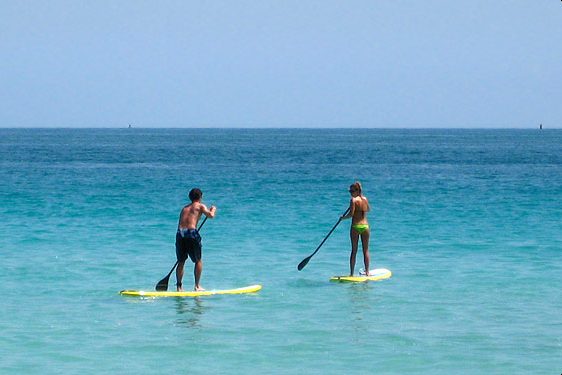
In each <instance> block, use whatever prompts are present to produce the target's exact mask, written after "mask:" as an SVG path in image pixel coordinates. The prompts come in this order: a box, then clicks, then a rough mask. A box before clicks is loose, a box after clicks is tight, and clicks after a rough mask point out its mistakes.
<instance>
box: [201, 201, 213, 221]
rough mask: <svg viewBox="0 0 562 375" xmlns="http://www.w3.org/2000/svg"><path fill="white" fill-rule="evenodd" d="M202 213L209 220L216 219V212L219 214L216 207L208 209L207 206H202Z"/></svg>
mask: <svg viewBox="0 0 562 375" xmlns="http://www.w3.org/2000/svg"><path fill="white" fill-rule="evenodd" d="M201 212H202V213H203V214H204V215H205V216H207V217H209V218H211V219H212V218H214V217H215V212H217V208H216V207H215V206H211V209H210V210H209V209H207V206H205V205H204V204H202V205H201Z"/></svg>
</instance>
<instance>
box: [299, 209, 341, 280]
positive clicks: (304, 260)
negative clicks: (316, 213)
mask: <svg viewBox="0 0 562 375" xmlns="http://www.w3.org/2000/svg"><path fill="white" fill-rule="evenodd" d="M349 209H350V208H349V207H348V208H347V210H345V212H344V213H343V215H341V216H345V215H347V213H348V212H349ZM341 216H340V218H339V219H338V222H337V223H336V224H335V225H334V226H333V227H332V229H331V230H330V231H329V232H328V234H327V235H326V237H324V239H323V240H322V242H320V245H318V247H317V248H316V250H314V252H313V253H312V254H310V255H309V256H308V257H306V258H304V259H303V260H302V262H300V263H299V265H298V266H297V269H298V270H299V271H300V270H302V269H303V268H304V267H305V266H306V265H307V264H308V261H309V260H310V258H312V257H313V256H314V254H316V253H317V252H318V250H320V248H321V247H322V245H324V242H326V240H327V239H328V237H330V235H331V234H332V232H333V231H334V230H336V228H337V227H338V225H339V224H340V223H341V220H342V218H341Z"/></svg>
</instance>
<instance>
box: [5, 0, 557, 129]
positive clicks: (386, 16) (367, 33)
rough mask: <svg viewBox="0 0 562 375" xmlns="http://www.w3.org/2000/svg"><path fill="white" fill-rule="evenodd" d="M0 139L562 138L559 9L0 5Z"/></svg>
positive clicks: (541, 1) (515, 4)
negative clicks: (436, 131)
mask: <svg viewBox="0 0 562 375" xmlns="http://www.w3.org/2000/svg"><path fill="white" fill-rule="evenodd" d="M0 74H1V78H0V80H1V82H0V127H3V128H6V127H16V128H17V127H126V126H127V125H128V124H133V126H135V127H250V128H252V127H384V128H404V127H413V128H418V127H453V128H456V127H462V128H502V127H515V128H535V127H538V124H540V123H542V124H543V125H544V127H545V128H549V127H550V128H554V127H558V128H560V127H562V2H561V1H559V0H533V1H531V0H526V1H525V0H513V1H504V0H498V1H489V0H486V1H484V0H474V1H450V0H448V1H445V0H429V1H425V2H418V1H411V0H410V1H405V0H393V1H332V0H326V1H206V2H204V1H162V2H149V1H91V2H87V1H49V2H39V1H7V0H0Z"/></svg>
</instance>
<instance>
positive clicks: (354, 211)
mask: <svg viewBox="0 0 562 375" xmlns="http://www.w3.org/2000/svg"><path fill="white" fill-rule="evenodd" d="M361 190H362V188H361V183H360V182H358V181H357V182H355V183H353V184H351V185H350V186H349V193H350V194H351V200H350V201H349V212H348V213H347V214H346V215H343V216H342V217H341V218H342V220H343V219H349V218H351V228H350V230H349V237H350V238H351V255H350V257H349V268H350V275H351V276H353V272H354V271H355V259H356V257H357V247H358V245H359V237H361V245H362V247H363V261H364V263H365V275H366V276H369V263H370V256H369V237H370V236H371V230H370V229H369V222H368V221H367V212H369V211H370V209H371V207H370V206H369V200H368V199H367V197H365V196H364V195H363V194H362V191H361Z"/></svg>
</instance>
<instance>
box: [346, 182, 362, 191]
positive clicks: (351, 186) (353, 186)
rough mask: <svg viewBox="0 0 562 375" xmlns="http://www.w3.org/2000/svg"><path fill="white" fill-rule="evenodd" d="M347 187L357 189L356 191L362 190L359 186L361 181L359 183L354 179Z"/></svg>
mask: <svg viewBox="0 0 562 375" xmlns="http://www.w3.org/2000/svg"><path fill="white" fill-rule="evenodd" d="M349 189H350V190H355V191H357V192H358V193H361V190H362V188H361V183H360V182H359V181H355V183H353V184H351V185H349Z"/></svg>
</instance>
